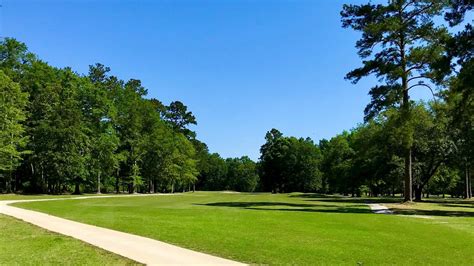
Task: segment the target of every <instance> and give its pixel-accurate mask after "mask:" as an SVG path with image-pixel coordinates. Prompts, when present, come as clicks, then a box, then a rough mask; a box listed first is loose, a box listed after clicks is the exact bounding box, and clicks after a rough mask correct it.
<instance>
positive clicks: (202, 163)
mask: <svg viewBox="0 0 474 266" xmlns="http://www.w3.org/2000/svg"><path fill="white" fill-rule="evenodd" d="M472 6H473V3H472V1H464V0H451V1H441V0H389V1H388V2H387V3H386V4H371V3H369V4H363V5H344V6H343V10H342V12H341V20H342V26H343V27H344V28H351V29H353V30H355V31H358V32H361V33H362V36H361V38H360V39H359V40H358V41H357V43H356V48H357V50H358V55H359V56H360V57H361V59H362V66H361V67H359V68H356V69H354V70H352V71H350V72H349V73H348V74H347V76H346V78H347V79H348V80H350V81H352V82H353V83H357V82H358V81H359V80H360V79H362V78H364V77H368V76H375V77H376V78H377V80H378V83H377V84H374V85H375V86H374V87H372V88H371V89H370V90H369V95H370V96H371V101H370V102H369V104H368V105H367V107H366V109H365V120H364V122H363V123H361V124H359V125H358V126H356V127H355V128H353V129H351V130H349V131H344V132H342V133H341V134H338V135H337V136H335V137H333V138H331V139H328V140H326V139H323V140H320V141H319V142H317V143H316V142H314V141H313V140H311V139H309V138H295V137H291V136H284V135H283V133H281V132H280V131H278V130H277V129H272V130H270V131H269V132H267V134H266V136H265V140H266V142H265V143H264V144H263V145H262V147H261V149H260V153H261V156H260V159H259V161H258V162H254V161H252V160H251V159H250V158H248V157H246V156H243V157H241V158H227V159H225V158H222V157H221V156H220V155H219V154H217V153H210V152H209V150H208V148H207V146H206V144H205V143H203V142H201V141H200V140H198V139H197V135H196V133H195V132H194V131H192V130H191V125H195V124H197V121H196V118H195V117H194V115H193V113H192V112H190V111H189V110H188V108H187V107H186V106H185V105H184V104H183V103H182V102H179V101H175V102H172V103H170V104H169V105H165V104H163V103H162V102H161V101H159V100H158V99H153V98H148V97H147V90H146V88H144V87H143V86H142V84H141V82H140V80H137V79H130V80H128V81H124V80H121V79H119V78H118V77H115V76H113V75H110V69H109V68H108V67H106V66H104V65H102V64H95V65H91V66H90V68H89V73H87V74H86V75H82V74H78V73H76V72H74V71H73V70H72V69H70V68H62V69H60V68H56V67H53V66H50V65H49V64H47V63H46V62H43V61H41V60H40V59H39V58H38V57H37V56H36V55H34V54H33V53H31V52H29V51H28V49H27V47H26V45H25V44H23V43H21V42H18V41H16V40H14V39H9V38H6V39H4V40H3V41H2V42H1V43H0V89H1V91H0V92H1V93H0V144H1V146H0V189H1V190H2V191H6V192H11V191H16V192H31V193H64V192H75V193H80V192H101V191H102V192H116V193H120V192H128V193H134V192H142V193H154V192H174V191H190V190H194V189H201V190H237V191H271V192H275V193H280V192H293V191H301V192H321V193H341V194H345V195H353V196H360V195H363V194H366V195H372V196H378V195H395V194H400V193H401V194H403V195H404V198H405V200H406V201H411V200H412V198H415V199H417V200H420V199H421V198H422V196H423V195H425V196H429V195H430V194H440V195H445V194H450V195H452V196H464V197H467V198H470V197H471V196H472V190H471V179H472V178H471V173H472V172H473V154H474V142H473V139H474V138H473V137H474V89H473V85H474V80H473V76H474V75H473V74H474V63H473V60H472V55H473V51H474V44H473V42H474V38H473V30H472V25H471V23H470V22H469V21H465V17H466V14H469V12H471V11H472ZM437 17H439V18H442V19H443V21H444V22H439V21H438V20H437V21H436V23H435V18H437ZM415 89H427V90H429V91H430V93H432V96H433V99H432V100H430V101H413V100H412V99H410V94H411V92H412V91H413V90H415Z"/></svg>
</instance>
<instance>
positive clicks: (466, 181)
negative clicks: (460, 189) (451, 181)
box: [464, 165, 471, 199]
mask: <svg viewBox="0 0 474 266" xmlns="http://www.w3.org/2000/svg"><path fill="white" fill-rule="evenodd" d="M465 174H466V180H465V182H464V183H465V187H466V191H465V193H466V194H465V196H466V199H470V198H471V194H470V188H469V185H470V182H469V166H468V165H466V170H465Z"/></svg>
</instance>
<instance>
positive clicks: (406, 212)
mask: <svg viewBox="0 0 474 266" xmlns="http://www.w3.org/2000/svg"><path fill="white" fill-rule="evenodd" d="M390 210H391V211H393V212H394V213H395V214H400V215H423V216H447V217H474V212H469V211H450V210H421V209H402V208H390Z"/></svg>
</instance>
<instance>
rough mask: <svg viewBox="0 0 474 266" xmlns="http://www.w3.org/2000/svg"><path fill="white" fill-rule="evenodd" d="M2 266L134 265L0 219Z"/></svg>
mask: <svg viewBox="0 0 474 266" xmlns="http://www.w3.org/2000/svg"><path fill="white" fill-rule="evenodd" d="M0 264H2V265H18V264H21V265H25V264H27V265H45V264H48V265H64V264H67V265H91V264H93V265H104V264H106V265H127V264H129V265H130V264H135V262H133V261H130V260H128V259H125V258H122V257H120V256H117V255H114V254H112V253H109V252H106V251H104V250H101V249H98V248H95V247H92V246H90V245H87V244H85V243H83V242H81V241H79V240H75V239H72V238H69V237H65V236H61V235H58V234H55V233H51V232H48V231H46V230H43V229H40V228H38V227H36V226H33V225H30V224H28V223H25V222H21V221H19V220H17V219H14V218H11V217H8V216H5V215H0Z"/></svg>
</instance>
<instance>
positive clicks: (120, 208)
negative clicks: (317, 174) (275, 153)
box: [16, 192, 474, 265]
mask: <svg viewBox="0 0 474 266" xmlns="http://www.w3.org/2000/svg"><path fill="white" fill-rule="evenodd" d="M365 202H366V201H365V200H364V199H350V198H337V197H322V196H318V195H312V194H279V195H272V194H244V193H242V194H226V193H212V192H209V193H207V192H197V193H187V194H177V195H170V196H160V195H157V196H152V197H118V198H95V199H82V200H61V201H50V202H28V203H19V204H16V206H20V207H23V208H27V209H33V210H38V211H42V212H45V213H49V214H53V215H56V216H60V217H64V218H67V219H71V220H75V221H80V222H84V223H88V224H93V225H97V226H102V227H107V228H111V229H115V230H119V231H124V232H128V233H133V234H137V235H141V236H146V237H150V238H154V239H158V240H162V241H165V242H168V243H172V244H176V245H179V246H182V247H186V248H190V249H193V250H197V251H202V252H206V253H209V254H213V255H218V256H221V257H225V258H229V259H233V260H237V261H241V262H247V263H265V264H348V265H354V264H357V263H362V264H370V265H376V264H377V265H378V264H437V265H440V264H445V265H446V264H449V265H472V261H474V252H473V251H474V230H473V227H474V226H473V225H474V218H473V217H474V208H472V207H474V205H472V203H473V202H472V201H471V202H468V203H467V204H466V206H464V207H463V208H462V211H461V210H459V208H458V209H457V213H462V215H461V216H460V217H458V216H457V215H456V214H454V213H453V214H452V216H448V214H449V213H448V214H446V213H444V215H441V214H443V213H438V215H437V216H433V217H432V219H421V218H415V217H413V216H410V215H405V216H398V215H380V214H372V213H371V212H370V210H369V208H368V206H367V205H366V204H365Z"/></svg>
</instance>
